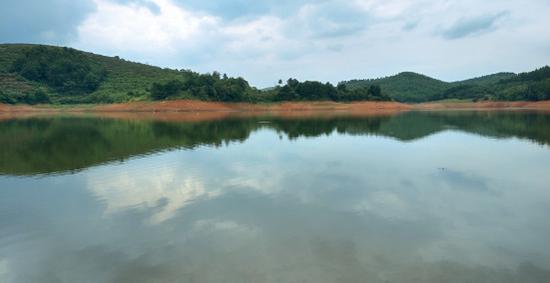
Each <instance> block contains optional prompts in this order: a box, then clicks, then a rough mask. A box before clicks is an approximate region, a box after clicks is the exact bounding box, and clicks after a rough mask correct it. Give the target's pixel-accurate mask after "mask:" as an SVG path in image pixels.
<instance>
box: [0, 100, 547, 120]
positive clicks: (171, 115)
mask: <svg viewBox="0 0 550 283" xmlns="http://www.w3.org/2000/svg"><path fill="white" fill-rule="evenodd" d="M506 109H525V110H544V111H550V101H539V102H527V101H515V102H508V101H487V102H476V103H474V102H464V103H462V102H442V103H438V102H430V103H422V104H404V103H398V102H370V101H369V102H352V103H337V102H283V103H271V104H249V103H220V102H205V101H195V100H174V101H162V102H131V103H120V104H105V105H76V106H67V105H64V106H54V105H40V106H28V105H17V106H12V105H5V104H0V120H3V119H10V118H16V117H29V116H41V115H49V114H60V113H62V114H79V115H82V114H86V115H93V116H97V115H99V116H102V117H112V118H128V119H161V120H187V121H194V120H211V119H222V118H225V117H227V116H241V117H242V116H254V115H259V114H262V115H277V116H283V117H289V118H291V117H292V118H300V117H310V116H319V115H323V116H338V115H357V116H370V115H392V114H396V113H400V112H405V111H409V110H420V111H436V110H506Z"/></svg>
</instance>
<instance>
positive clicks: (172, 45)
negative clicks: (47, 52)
mask: <svg viewBox="0 0 550 283" xmlns="http://www.w3.org/2000/svg"><path fill="white" fill-rule="evenodd" d="M0 5H1V6H0V8H1V9H0V42H3V43H15V42H18V43H21V42H24V43H48V44H55V45H63V46H71V47H74V48H78V49H83V50H86V51H91V52H95V53H100V54H105V55H110V56H114V55H118V56H121V57H123V58H126V59H130V60H133V61H139V62H144V63H149V64H153V65H158V66H162V67H170V68H178V69H180V68H185V69H193V70H196V71H201V72H210V71H213V70H218V71H221V72H225V73H228V74H229V75H233V76H243V77H245V78H247V79H248V80H249V81H250V82H251V83H252V84H253V85H256V86H259V87H266V86H270V85H274V84H275V83H276V81H277V80H278V79H287V78H289V77H295V78H298V79H301V80H306V79H311V80H320V81H330V82H333V83H335V82H338V81H341V80H347V79H353V78H373V77H381V76H387V75H392V74H395V73H398V72H401V71H416V72H421V73H424V74H427V75H430V76H433V77H436V78H440V79H443V80H447V81H452V80H459V79H465V78H469V77H474V76H479V75H484V74H488V73H493V72H498V71H513V72H521V71H528V70H531V69H534V68H537V67H541V66H543V65H547V64H550V32H549V27H550V17H548V15H550V1H548V0H499V1H495V0H488V1H483V2H481V1H474V0H462V1H458V0H444V1H441V0H440V1H435V0H386V1H379V0H347V1H344V0H320V1H309V0H294V1H290V0H279V1H275V0H266V1H252V0H223V1H222V0H212V1H201V0H49V1H44V0H3V1H2V3H1V4H0Z"/></svg>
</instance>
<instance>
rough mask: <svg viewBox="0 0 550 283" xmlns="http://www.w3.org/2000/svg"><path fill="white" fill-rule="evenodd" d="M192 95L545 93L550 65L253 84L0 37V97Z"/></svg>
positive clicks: (80, 99) (349, 97) (527, 96)
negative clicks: (467, 73) (517, 70)
mask: <svg viewBox="0 0 550 283" xmlns="http://www.w3.org/2000/svg"><path fill="white" fill-rule="evenodd" d="M173 99H195V100H203V101H222V102H274V101H341V102H347V101H389V100H396V101H399V102H426V101H435V100H445V99H460V100H473V101H477V100H531V101H536V100H547V99H550V67H548V66H546V67H543V68H541V69H538V70H535V71H533V72H528V73H522V74H512V73H498V74H493V75H489V76H484V77H479V78H474V79H469V80H465V81H459V82H451V83H449V82H444V81H441V80H437V79H434V78H430V77H428V76H425V75H421V74H417V73H413V72H403V73H400V74H398V75H395V76H391V77H385V78H379V79H368V80H352V81H347V82H342V83H340V84H338V85H337V86H334V85H332V84H330V83H322V82H317V81H305V82H300V81H298V80H296V79H292V78H290V79H288V80H287V81H286V84H284V85H283V84H282V82H281V83H280V84H279V85H277V86H275V87H273V88H268V89H264V90H258V89H256V88H255V87H252V86H250V84H249V83H248V82H247V81H246V80H245V79H244V78H240V77H239V78H232V77H228V76H227V75H225V74H223V75H222V74H220V73H218V72H212V73H207V74H199V73H196V72H193V71H190V70H173V69H163V68H159V67H155V66H150V65H146V64H141V63H135V62H130V61H127V60H124V59H121V58H119V57H118V56H115V57H108V56H103V55H97V54H93V53H89V52H83V51H79V50H76V49H72V48H67V47H57V46H46V45H32V44H0V103H8V104H18V103H25V104H45V103H54V104H71V103H115V102H129V101H148V100H173Z"/></svg>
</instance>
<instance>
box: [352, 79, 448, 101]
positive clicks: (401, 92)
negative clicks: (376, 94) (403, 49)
mask: <svg viewBox="0 0 550 283" xmlns="http://www.w3.org/2000/svg"><path fill="white" fill-rule="evenodd" d="M344 83H345V85H346V86H347V87H349V88H351V89H355V88H360V87H363V86H365V85H379V86H380V88H381V89H383V90H384V92H385V93H386V94H387V95H389V96H390V97H391V98H393V99H395V100H397V101H403V102H423V101H429V100H432V99H433V97H435V96H437V95H438V94H440V93H442V92H443V91H445V90H446V89H448V88H449V86H448V83H446V82H443V81H440V80H436V79H433V78H430V77H428V76H424V75H421V74H417V73H413V72H403V73H399V74H397V75H395V76H391V77H385V78H380V79H368V80H352V81H348V82H344Z"/></svg>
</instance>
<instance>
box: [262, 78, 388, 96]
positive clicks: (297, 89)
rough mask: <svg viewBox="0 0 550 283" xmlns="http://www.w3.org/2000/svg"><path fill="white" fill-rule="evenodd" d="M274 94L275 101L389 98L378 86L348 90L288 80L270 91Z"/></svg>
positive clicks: (328, 84)
mask: <svg viewBox="0 0 550 283" xmlns="http://www.w3.org/2000/svg"><path fill="white" fill-rule="evenodd" d="M272 91H273V92H274V93H275V96H274V97H275V100H276V101H300V100H301V101H304V100H307V101H314V100H332V101H359V100H376V101H388V100H390V98H389V97H388V96H386V95H384V94H382V91H381V89H380V87H379V86H376V85H370V86H368V87H361V88H355V89H351V90H350V89H348V88H347V87H346V85H344V84H339V85H338V86H337V87H335V86H333V85H332V84H330V83H324V84H323V83H320V82H315V81H305V82H299V81H298V80H296V79H289V80H288V81H287V82H286V85H284V86H282V87H277V88H275V89H274V90H272Z"/></svg>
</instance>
